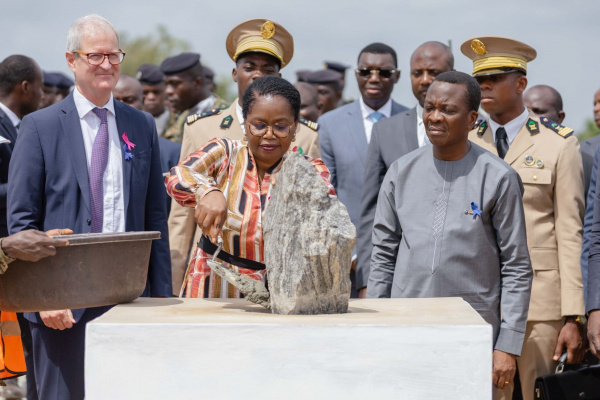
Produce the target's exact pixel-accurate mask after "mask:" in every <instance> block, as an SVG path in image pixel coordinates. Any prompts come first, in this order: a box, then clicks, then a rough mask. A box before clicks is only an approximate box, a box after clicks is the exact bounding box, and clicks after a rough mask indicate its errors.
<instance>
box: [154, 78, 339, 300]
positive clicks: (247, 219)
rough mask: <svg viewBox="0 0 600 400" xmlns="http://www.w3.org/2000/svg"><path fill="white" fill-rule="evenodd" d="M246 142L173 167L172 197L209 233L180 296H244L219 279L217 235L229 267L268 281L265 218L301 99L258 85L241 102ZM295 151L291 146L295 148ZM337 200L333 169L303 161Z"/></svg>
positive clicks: (276, 86) (281, 84)
mask: <svg viewBox="0 0 600 400" xmlns="http://www.w3.org/2000/svg"><path fill="white" fill-rule="evenodd" d="M242 102H243V105H242V111H243V116H244V132H245V136H244V139H243V140H242V141H237V140H231V139H227V138H215V139H213V140H211V141H209V142H208V143H207V144H206V145H204V147H203V148H201V149H199V150H197V151H195V152H194V153H192V154H190V155H189V156H188V157H186V159H185V160H183V161H182V162H181V163H179V165H177V166H175V167H173V168H172V169H171V171H170V173H169V175H168V176H167V177H166V179H165V183H166V185H167V192H168V193H169V195H170V196H171V197H172V198H174V199H175V200H176V201H177V202H178V203H179V204H181V205H182V206H184V207H195V209H196V210H195V218H196V223H197V224H198V226H200V228H201V229H202V232H203V235H202V238H201V240H200V243H199V244H198V247H197V249H196V251H195V253H194V254H193V256H192V257H191V260H190V262H189V265H188V268H187V272H186V274H185V278H184V282H183V286H182V288H181V293H182V295H183V296H185V297H211V298H215V297H216V298H219V297H226V298H227V297H229V298H236V297H239V296H240V293H239V292H238V290H237V289H236V288H235V287H234V286H232V285H230V284H228V283H227V282H226V281H225V280H224V279H221V277H220V276H219V275H217V274H214V273H213V272H212V270H211V269H210V267H209V266H208V263H207V261H208V260H209V259H210V258H211V257H212V254H213V253H214V251H215V249H216V246H215V244H216V243H217V239H218V237H219V236H221V237H222V239H223V249H222V251H221V252H220V253H219V256H218V258H219V259H220V260H221V261H222V262H223V264H224V265H226V266H229V267H230V268H233V269H235V270H237V271H238V272H240V273H242V274H245V275H248V276H249V277H251V278H253V279H257V280H261V281H263V282H264V279H265V269H264V268H265V266H264V251H263V243H264V242H263V237H262V229H261V225H262V217H263V212H264V210H265V207H266V206H267V204H268V202H269V200H270V192H271V187H272V185H273V184H274V182H275V176H276V175H277V172H278V171H279V169H280V168H281V164H282V162H283V161H284V160H285V158H286V157H287V155H288V154H289V152H301V151H302V150H301V149H299V148H297V147H294V146H292V142H294V141H295V136H296V127H297V126H298V118H299V112H300V94H299V93H298V91H297V90H296V89H295V88H294V86H293V85H292V84H290V83H289V82H287V81H285V80H284V79H281V78H277V77H264V78H259V79H257V80H255V81H254V82H253V83H252V84H251V85H250V86H249V87H248V89H247V90H246V93H245V94H244V97H243V99H242ZM290 147H292V148H291V149H290ZM305 158H306V160H307V161H308V162H309V163H311V164H312V165H313V166H314V167H315V169H316V170H317V171H318V172H319V173H320V174H321V177H322V178H323V181H324V184H326V185H327V186H328V187H329V192H330V194H331V195H335V191H334V189H333V186H332V185H331V178H330V174H329V171H328V170H327V167H326V166H325V164H324V163H323V161H321V160H320V159H315V158H310V157H308V156H305Z"/></svg>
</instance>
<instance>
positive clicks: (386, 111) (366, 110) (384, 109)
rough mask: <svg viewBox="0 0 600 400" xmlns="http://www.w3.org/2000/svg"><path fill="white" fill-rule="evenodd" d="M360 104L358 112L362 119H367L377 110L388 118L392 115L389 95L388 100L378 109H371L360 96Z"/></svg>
mask: <svg viewBox="0 0 600 400" xmlns="http://www.w3.org/2000/svg"><path fill="white" fill-rule="evenodd" d="M358 102H359V104H360V112H361V114H362V117H363V119H367V118H368V117H369V115H371V113H374V112H375V111H378V112H380V113H382V114H383V115H384V116H385V117H386V118H389V117H390V116H391V115H392V98H391V97H390V98H389V99H388V101H387V102H386V103H385V104H384V105H383V106H381V108H380V109H379V110H373V109H372V108H371V107H369V106H368V105H366V104H365V102H364V100H363V98H362V96H361V97H360V98H359V99H358Z"/></svg>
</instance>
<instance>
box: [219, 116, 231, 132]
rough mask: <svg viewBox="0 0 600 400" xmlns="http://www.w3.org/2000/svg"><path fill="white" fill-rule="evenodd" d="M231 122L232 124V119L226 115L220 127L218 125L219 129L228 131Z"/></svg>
mask: <svg viewBox="0 0 600 400" xmlns="http://www.w3.org/2000/svg"><path fill="white" fill-rule="evenodd" d="M232 122H233V117H232V116H231V115H228V116H226V117H225V118H223V121H221V125H219V128H221V129H229V127H230V126H231V124H232Z"/></svg>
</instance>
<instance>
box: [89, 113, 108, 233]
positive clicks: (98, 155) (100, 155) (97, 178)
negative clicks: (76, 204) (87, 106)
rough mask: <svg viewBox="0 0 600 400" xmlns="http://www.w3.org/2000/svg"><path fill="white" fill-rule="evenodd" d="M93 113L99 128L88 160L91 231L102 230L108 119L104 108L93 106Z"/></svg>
mask: <svg viewBox="0 0 600 400" xmlns="http://www.w3.org/2000/svg"><path fill="white" fill-rule="evenodd" d="M92 111H93V112H94V114H96V115H97V116H98V118H100V129H98V134H96V139H94V146H93V147H92V161H91V162H90V202H91V205H92V232H102V225H103V222H104V205H103V199H104V189H103V188H104V186H103V179H104V171H105V170H106V165H107V164H108V121H107V120H106V113H107V112H108V110H107V109H106V108H98V107H96V108H94V109H93V110H92Z"/></svg>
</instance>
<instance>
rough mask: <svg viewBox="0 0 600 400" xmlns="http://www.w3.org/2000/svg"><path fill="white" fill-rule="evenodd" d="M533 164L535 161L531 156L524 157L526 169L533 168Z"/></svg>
mask: <svg viewBox="0 0 600 400" xmlns="http://www.w3.org/2000/svg"><path fill="white" fill-rule="evenodd" d="M533 164H535V160H534V159H533V157H532V156H527V157H525V165H527V166H528V167H531V166H533Z"/></svg>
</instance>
